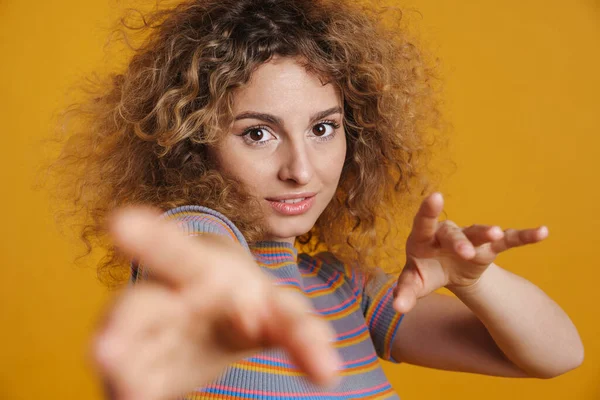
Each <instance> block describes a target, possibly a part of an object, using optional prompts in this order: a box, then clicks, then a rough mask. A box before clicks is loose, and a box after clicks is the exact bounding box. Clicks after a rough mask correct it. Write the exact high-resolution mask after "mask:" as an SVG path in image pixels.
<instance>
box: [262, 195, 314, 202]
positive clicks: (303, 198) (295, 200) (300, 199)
mask: <svg viewBox="0 0 600 400" xmlns="http://www.w3.org/2000/svg"><path fill="white" fill-rule="evenodd" d="M310 197H312V196H310ZM306 199H308V197H299V198H297V199H287V200H270V199H267V200H269V201H276V202H278V203H286V204H296V203H300V202H301V201H304V200H306Z"/></svg>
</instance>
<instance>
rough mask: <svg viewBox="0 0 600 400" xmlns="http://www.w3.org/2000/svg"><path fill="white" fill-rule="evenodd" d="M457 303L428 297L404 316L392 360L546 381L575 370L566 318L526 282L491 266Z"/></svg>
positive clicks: (461, 291)
mask: <svg viewBox="0 0 600 400" xmlns="http://www.w3.org/2000/svg"><path fill="white" fill-rule="evenodd" d="M451 290H452V291H453V293H454V294H456V296H457V297H458V298H454V297H452V296H444V295H439V294H435V293H433V294H430V295H428V296H426V297H424V298H422V299H420V300H419V301H418V302H417V304H416V306H415V307H414V308H413V309H412V310H411V311H410V312H409V313H407V314H406V315H405V316H404V319H403V322H402V326H401V327H400V329H399V330H398V332H397V335H396V337H395V338H394V341H393V344H392V356H393V357H394V359H395V360H396V361H403V362H407V363H410V364H416V365H421V366H426V367H431V368H439V369H445V370H453V371H463V372H474V373H481V374H487V375H498V376H513V377H536V378H551V377H555V376H557V375H560V374H563V373H565V372H567V371H569V370H571V369H573V368H576V367H577V366H579V365H580V364H581V363H582V361H583V345H582V343H581V340H580V338H579V334H578V333H577V330H576V328H575V326H574V325H573V323H572V322H571V320H570V319H569V317H568V316H567V314H566V313H565V312H564V311H563V310H562V309H561V308H560V307H559V306H558V305H557V304H556V303H555V302H554V301H553V300H552V299H550V298H549V297H548V296H547V295H546V294H545V293H544V292H543V291H542V290H540V289H539V288H538V287H537V286H535V285H533V284H532V283H531V282H529V281H527V280H526V279H523V278H522V277H520V276H517V275H515V274H513V273H511V272H509V271H506V270H504V269H502V268H500V267H499V266H497V265H496V264H493V263H492V264H491V265H490V266H489V267H488V268H487V269H486V270H485V272H484V273H483V274H482V276H481V278H480V279H479V280H478V281H477V282H476V283H475V284H473V285H471V286H468V287H458V288H451Z"/></svg>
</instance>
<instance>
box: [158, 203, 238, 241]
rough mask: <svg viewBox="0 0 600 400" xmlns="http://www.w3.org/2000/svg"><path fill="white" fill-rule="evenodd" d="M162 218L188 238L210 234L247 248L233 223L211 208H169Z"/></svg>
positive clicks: (187, 206) (193, 206) (196, 206)
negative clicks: (175, 225) (173, 224)
mask: <svg viewBox="0 0 600 400" xmlns="http://www.w3.org/2000/svg"><path fill="white" fill-rule="evenodd" d="M162 217H163V218H165V219H167V220H170V221H174V222H175V223H176V224H177V226H178V227H179V228H180V229H181V230H182V231H183V232H184V233H185V234H186V235H188V236H197V235H200V234H203V233H212V234H216V235H223V236H227V237H230V238H231V239H232V240H234V241H237V242H239V243H240V244H242V246H244V247H245V248H248V244H247V242H246V239H245V238H244V236H243V235H242V233H241V232H240V230H239V229H238V228H237V227H236V226H235V224H234V223H233V222H231V220H230V219H229V218H227V217H226V216H225V215H223V214H221V213H220V212H218V211H216V210H213V209H212V208H208V207H204V206H199V205H184V206H179V207H175V208H171V209H169V210H167V211H165V212H164V213H163V214H162Z"/></svg>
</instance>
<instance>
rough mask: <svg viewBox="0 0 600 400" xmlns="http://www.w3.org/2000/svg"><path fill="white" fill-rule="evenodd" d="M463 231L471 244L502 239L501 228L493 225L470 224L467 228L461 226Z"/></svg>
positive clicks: (479, 244)
mask: <svg viewBox="0 0 600 400" xmlns="http://www.w3.org/2000/svg"><path fill="white" fill-rule="evenodd" d="M462 231H463V233H464V234H465V236H466V237H467V239H469V241H470V242H471V243H472V244H473V246H475V247H477V246H481V245H482V244H484V243H489V242H493V241H495V240H499V239H502V238H503V237H504V232H503V231H502V228H500V227H499V226H495V225H493V226H492V225H479V224H476V225H471V226H469V227H467V228H463V230H462Z"/></svg>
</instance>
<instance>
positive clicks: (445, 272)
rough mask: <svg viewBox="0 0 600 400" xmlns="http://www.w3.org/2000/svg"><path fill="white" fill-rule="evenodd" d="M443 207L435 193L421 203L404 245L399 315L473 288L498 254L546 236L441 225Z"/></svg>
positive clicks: (539, 231) (544, 230) (538, 231)
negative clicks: (439, 295)
mask: <svg viewBox="0 0 600 400" xmlns="http://www.w3.org/2000/svg"><path fill="white" fill-rule="evenodd" d="M443 207H444V200H443V197H442V195H441V194H440V193H437V192H436V193H433V194H431V195H430V196H428V197H427V198H426V199H425V200H423V202H422V203H421V206H420V208H419V211H418V212H417V214H416V216H415V218H414V222H413V227H412V231H411V233H410V235H409V237H408V240H407V243H406V265H405V267H404V269H403V271H402V273H401V274H400V277H399V278H398V285H397V287H396V291H395V299H394V308H395V309H396V311H398V312H400V313H406V312H408V311H410V310H411V309H412V308H413V307H414V306H415V304H416V302H417V300H418V299H419V298H421V297H424V296H426V295H428V294H429V293H431V292H433V291H435V290H437V289H439V288H441V287H447V288H449V289H451V290H453V289H456V288H466V287H470V286H472V285H475V284H476V283H477V281H478V280H479V278H480V277H481V276H482V275H483V273H484V272H485V271H486V269H487V268H488V267H489V266H490V265H491V263H493V262H494V260H495V259H496V256H497V255H498V254H499V253H501V252H503V251H506V250H508V249H511V248H513V247H519V246H524V245H526V244H531V243H537V242H540V241H542V240H544V239H545V238H546V237H547V236H548V229H547V228H546V227H545V226H542V227H539V228H536V229H522V230H517V229H506V230H502V229H501V228H500V227H498V226H493V225H471V226H469V227H466V228H461V227H459V226H458V225H456V224H455V223H454V222H452V221H438V218H439V216H440V214H441V212H442V210H443Z"/></svg>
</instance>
